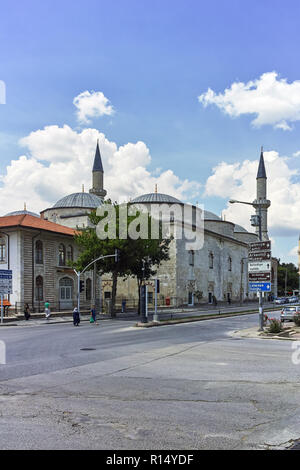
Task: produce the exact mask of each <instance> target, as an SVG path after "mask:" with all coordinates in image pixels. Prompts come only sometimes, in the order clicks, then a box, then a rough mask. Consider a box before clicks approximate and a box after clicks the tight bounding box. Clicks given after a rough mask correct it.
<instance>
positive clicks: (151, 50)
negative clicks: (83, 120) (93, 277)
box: [0, 0, 300, 260]
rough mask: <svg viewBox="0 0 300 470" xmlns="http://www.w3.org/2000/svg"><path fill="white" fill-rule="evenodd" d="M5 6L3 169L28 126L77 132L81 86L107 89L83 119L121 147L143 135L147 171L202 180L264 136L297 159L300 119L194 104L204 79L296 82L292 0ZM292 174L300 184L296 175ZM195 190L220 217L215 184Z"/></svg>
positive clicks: (287, 239)
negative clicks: (282, 122)
mask: <svg viewBox="0 0 300 470" xmlns="http://www.w3.org/2000/svg"><path fill="white" fill-rule="evenodd" d="M0 13H1V28H0V44H1V47H0V59H1V60H0V64H1V66H0V80H3V81H4V82H5V84H6V87H7V96H6V104H5V105H1V106H0V155H1V161H0V174H2V175H5V174H6V166H7V165H9V164H10V162H11V160H16V159H18V158H19V156H20V155H23V154H26V155H28V154H30V150H28V149H26V148H24V147H23V148H22V147H21V146H20V143H19V141H20V139H22V138H24V137H26V136H28V135H29V134H30V133H31V132H35V131H37V130H39V129H43V128H44V127H45V126H51V125H57V126H60V127H61V126H63V125H64V124H67V125H69V126H70V127H71V128H72V129H74V130H77V131H78V132H79V130H80V131H81V130H82V129H83V128H84V126H82V124H79V123H78V120H77V119H76V114H75V109H74V105H73V99H74V97H75V96H78V95H79V94H80V93H82V92H84V91H85V90H90V91H93V90H95V91H101V92H103V93H104V95H105V97H107V98H108V99H109V101H110V103H111V104H112V105H113V107H114V110H115V113H114V114H113V115H112V116H102V117H99V118H94V119H92V122H91V124H90V125H89V127H92V128H93V129H97V130H99V131H100V132H101V133H103V134H105V136H106V138H107V139H108V140H109V141H110V142H115V143H116V144H117V145H118V146H120V145H121V146H122V145H126V144H127V143H128V142H134V143H135V142H137V141H142V142H144V143H145V144H146V146H147V147H148V149H149V151H150V154H151V163H150V164H149V167H148V169H149V171H153V172H154V171H155V169H156V168H157V167H159V168H161V169H162V171H167V170H168V169H172V170H173V171H174V173H176V175H178V177H180V178H181V179H182V180H184V179H187V180H190V181H197V182H199V183H201V184H202V189H204V186H205V184H206V182H207V179H208V178H209V177H210V176H211V175H212V173H213V170H212V169H213V168H214V167H216V166H217V165H218V164H220V162H222V161H224V162H226V163H227V164H228V165H229V164H235V163H239V162H240V163H241V162H243V161H245V160H256V159H258V157H259V151H260V146H261V145H264V148H265V149H266V151H275V152H278V154H279V155H280V156H282V157H283V156H286V157H289V159H290V160H289V161H288V166H289V168H290V169H291V170H295V169H297V168H298V166H299V165H298V161H297V157H294V158H293V157H292V155H293V154H294V153H296V152H297V151H299V150H300V133H299V130H300V123H299V122H298V120H297V119H296V120H294V121H293V122H292V124H291V130H283V129H280V128H274V126H273V125H271V124H268V123H266V124H263V125H261V126H260V127H254V126H253V125H252V124H251V122H252V121H253V119H254V118H255V114H251V115H249V114H243V113H241V114H240V115H238V116H237V117H234V118H233V117H232V116H229V115H228V114H226V113H224V112H223V111H222V110H221V109H220V108H219V107H218V106H216V105H214V104H210V105H208V106H207V107H205V106H203V105H202V104H201V103H199V101H198V96H199V95H201V94H204V93H206V91H207V89H208V88H211V89H212V90H214V92H215V93H224V90H225V89H226V88H229V87H230V86H231V85H232V84H233V83H234V82H243V83H247V82H249V81H250V80H258V79H259V78H260V77H261V76H262V74H264V73H268V72H272V71H276V72H277V74H278V79H281V78H283V79H286V80H287V82H288V83H292V82H295V81H297V80H300V73H299V60H298V56H299V52H298V49H299V47H298V45H299V43H300V37H299V36H300V30H299V13H300V3H299V2H298V1H291V0H287V1H286V2H282V0H281V1H277V0H263V1H257V0H254V1H252V2H251V3H249V2H241V0H238V1H236V0H226V2H225V1H224V0H210V1H209V2H208V1H201V0H185V1H178V0H160V1H157V0H151V2H150V1H147V0H139V1H136V0H126V1H125V0H110V1H106V0H105V1H103V0H98V1H93V0H85V1H84V2H83V1H81V0H75V1H74V0H73V1H68V0H60V1H56V0H51V1H49V0H44V1H43V2H41V1H40V0H38V1H33V0H26V1H14V0H12V1H10V2H8V1H1V0H0ZM41 160H43V158H41ZM48 164H49V162H48ZM266 166H268V165H267V164H266ZM267 171H268V168H267ZM292 178H293V179H292V181H294V182H295V184H297V183H298V175H297V174H295V175H293V176H292ZM107 189H108V190H109V188H107ZM297 190H298V187H297ZM254 196H255V195H254V194H249V198H248V199H250V200H252V199H254ZM193 197H194V196H193ZM270 197H271V196H270ZM195 198H196V199H197V200H199V202H202V203H204V204H205V205H206V207H207V208H208V209H209V210H213V211H215V212H217V213H218V214H220V212H221V211H222V209H225V208H226V201H227V199H228V197H227V195H226V196H225V197H222V196H220V195H216V194H213V191H211V192H210V195H209V196H208V195H207V193H206V194H204V193H203V191H202V192H200V193H199V195H197V196H195ZM275 199H276V198H275ZM294 202H295V201H293V203H294ZM294 229H295V230H291V231H288V233H285V234H284V236H282V233H283V232H282V233H281V232H280V230H279V232H278V230H277V232H276V234H277V235H276V237H277V238H276V240H275V241H276V250H277V254H278V256H280V257H281V258H283V257H285V256H286V259H292V260H295V258H292V255H288V252H289V251H290V250H291V249H292V248H293V247H294V246H295V245H296V244H297V238H298V237H297V233H296V232H297V231H300V226H299V227H298V226H297V224H296V226H295V227H294ZM278 233H279V235H278ZM271 235H272V233H271ZM287 245H288V249H287V248H286V246H287Z"/></svg>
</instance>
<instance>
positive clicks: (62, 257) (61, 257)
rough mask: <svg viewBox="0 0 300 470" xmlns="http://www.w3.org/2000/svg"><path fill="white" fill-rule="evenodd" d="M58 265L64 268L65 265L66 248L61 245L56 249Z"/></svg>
mask: <svg viewBox="0 0 300 470" xmlns="http://www.w3.org/2000/svg"><path fill="white" fill-rule="evenodd" d="M58 263H59V266H65V265H66V248H65V245H63V243H61V244H60V245H59V249H58Z"/></svg>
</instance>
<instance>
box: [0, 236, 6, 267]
mask: <svg viewBox="0 0 300 470" xmlns="http://www.w3.org/2000/svg"><path fill="white" fill-rule="evenodd" d="M5 261H6V241H5V238H4V237H1V236H0V263H5Z"/></svg>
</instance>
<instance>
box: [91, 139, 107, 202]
mask: <svg viewBox="0 0 300 470" xmlns="http://www.w3.org/2000/svg"><path fill="white" fill-rule="evenodd" d="M103 176H104V171H103V166H102V159H101V154H100V149H99V140H97V147H96V154H95V160H94V166H93V187H92V189H90V193H92V194H96V196H99V197H101V198H102V199H104V198H105V196H106V191H105V189H104V188H103Z"/></svg>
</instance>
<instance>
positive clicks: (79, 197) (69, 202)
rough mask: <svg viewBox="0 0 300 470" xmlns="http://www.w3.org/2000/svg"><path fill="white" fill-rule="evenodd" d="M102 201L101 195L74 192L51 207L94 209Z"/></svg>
mask: <svg viewBox="0 0 300 470" xmlns="http://www.w3.org/2000/svg"><path fill="white" fill-rule="evenodd" d="M102 203H103V201H102V199H101V197H99V196H96V194H91V193H74V194H69V196H65V197H63V198H62V199H60V200H59V201H57V203H56V204H54V206H53V208H57V209H58V208H61V209H62V208H65V207H82V208H85V209H96V208H97V207H99V206H101V205H102Z"/></svg>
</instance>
